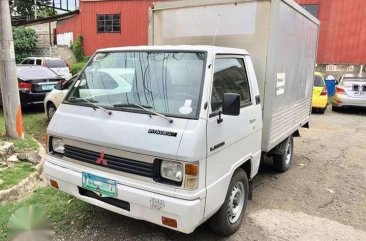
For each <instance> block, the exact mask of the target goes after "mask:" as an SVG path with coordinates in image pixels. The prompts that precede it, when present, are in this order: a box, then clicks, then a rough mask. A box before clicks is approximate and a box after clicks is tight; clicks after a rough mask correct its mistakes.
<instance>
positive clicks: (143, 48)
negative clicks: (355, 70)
mask: <svg viewBox="0 0 366 241" xmlns="http://www.w3.org/2000/svg"><path fill="white" fill-rule="evenodd" d="M149 50H154V51H205V52H212V53H215V54H216V53H217V54H240V55H248V52H247V51H246V50H243V49H236V48H225V47H218V46H211V45H154V46H148V45H144V46H128V47H117V48H105V49H99V50H97V52H118V51H149Z"/></svg>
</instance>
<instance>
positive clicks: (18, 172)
mask: <svg viewBox="0 0 366 241" xmlns="http://www.w3.org/2000/svg"><path fill="white" fill-rule="evenodd" d="M34 170H35V169H34V167H33V165H32V163H28V162H20V163H16V164H15V165H14V166H11V167H7V168H4V169H0V177H1V180H2V181H3V182H2V183H1V184H0V190H4V189H7V188H10V187H12V186H14V185H16V184H18V183H19V182H20V181H21V180H23V179H24V178H26V177H27V176H28V175H29V174H30V173H32V172H34Z"/></svg>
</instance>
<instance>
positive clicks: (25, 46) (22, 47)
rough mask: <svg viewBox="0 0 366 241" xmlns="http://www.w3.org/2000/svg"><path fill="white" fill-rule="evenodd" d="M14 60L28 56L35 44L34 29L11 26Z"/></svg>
mask: <svg viewBox="0 0 366 241" xmlns="http://www.w3.org/2000/svg"><path fill="white" fill-rule="evenodd" d="M13 38H14V50H15V60H16V62H17V63H19V62H21V61H22V59H24V58H27V57H29V56H30V55H31V54H32V50H33V49H34V48H35V47H36V44H37V35H36V31H34V30H33V29H31V28H25V27H13Z"/></svg>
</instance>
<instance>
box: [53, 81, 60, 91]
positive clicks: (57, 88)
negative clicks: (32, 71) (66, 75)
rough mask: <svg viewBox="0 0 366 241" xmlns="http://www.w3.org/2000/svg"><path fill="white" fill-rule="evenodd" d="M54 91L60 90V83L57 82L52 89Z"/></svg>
mask: <svg viewBox="0 0 366 241" xmlns="http://www.w3.org/2000/svg"><path fill="white" fill-rule="evenodd" d="M54 89H55V90H61V82H58V83H57V84H56V85H55V87H54Z"/></svg>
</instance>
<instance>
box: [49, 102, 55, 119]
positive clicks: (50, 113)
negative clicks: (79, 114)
mask: <svg viewBox="0 0 366 241" xmlns="http://www.w3.org/2000/svg"><path fill="white" fill-rule="evenodd" d="M55 112H56V106H55V105H54V104H52V103H49V104H48V105H47V117H48V120H51V119H52V117H53V116H54V114H55Z"/></svg>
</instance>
